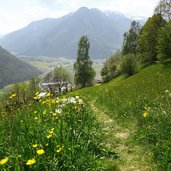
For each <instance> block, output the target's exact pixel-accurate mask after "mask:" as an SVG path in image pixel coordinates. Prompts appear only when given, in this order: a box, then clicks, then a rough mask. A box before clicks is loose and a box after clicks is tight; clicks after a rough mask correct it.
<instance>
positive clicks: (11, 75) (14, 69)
mask: <svg viewBox="0 0 171 171" xmlns="http://www.w3.org/2000/svg"><path fill="white" fill-rule="evenodd" d="M40 73H41V72H40V71H39V70H37V69H36V68H35V67H33V66H31V65H29V64H27V63H25V62H23V61H21V60H19V59H18V58H17V57H15V56H14V55H12V54H11V53H9V52H8V51H6V50H5V49H3V48H1V47H0V88H3V87H4V86H6V85H8V84H13V83H17V82H21V81H26V80H28V79H30V78H31V77H33V76H37V75H39V74H40Z"/></svg>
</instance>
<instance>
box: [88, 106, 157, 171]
mask: <svg viewBox="0 0 171 171" xmlns="http://www.w3.org/2000/svg"><path fill="white" fill-rule="evenodd" d="M91 107H92V110H93V111H94V113H95V115H96V117H97V120H98V122H99V124H100V125H101V129H102V134H103V137H104V142H103V143H104V144H105V147H106V148H107V149H109V150H110V151H115V152H116V153H118V155H119V158H118V159H114V158H112V157H111V158H110V157H108V158H105V159H104V170H106V171H149V170H155V167H154V166H153V169H152V153H151V151H150V150H147V149H145V148H143V147H142V146H140V145H138V144H134V143H133V142H131V141H132V140H131V136H132V135H133V131H134V129H135V128H134V127H135V125H131V126H128V127H125V126H123V125H120V124H119V123H117V121H116V120H114V119H112V118H111V117H110V115H109V114H108V113H107V112H105V111H103V110H100V109H99V108H98V107H96V106H95V103H92V105H91Z"/></svg>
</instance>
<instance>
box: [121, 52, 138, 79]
mask: <svg viewBox="0 0 171 171" xmlns="http://www.w3.org/2000/svg"><path fill="white" fill-rule="evenodd" d="M121 72H123V73H126V74H127V75H128V76H131V75H133V74H134V73H135V72H136V60H135V55H133V54H128V55H126V56H124V58H123V61H122V63H121Z"/></svg>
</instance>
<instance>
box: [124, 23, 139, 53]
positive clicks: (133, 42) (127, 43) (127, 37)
mask: <svg viewBox="0 0 171 171" xmlns="http://www.w3.org/2000/svg"><path fill="white" fill-rule="evenodd" d="M139 33H140V24H139V22H136V21H133V22H132V23H131V28H130V29H129V31H128V32H126V33H124V35H123V36H124V41H123V47H122V54H123V55H126V54H129V53H133V54H135V53H136V47H137V37H138V35H139Z"/></svg>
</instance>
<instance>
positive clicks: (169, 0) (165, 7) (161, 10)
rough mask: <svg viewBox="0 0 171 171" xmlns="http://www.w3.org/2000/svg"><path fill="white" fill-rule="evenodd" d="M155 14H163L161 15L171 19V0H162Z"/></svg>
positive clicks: (168, 19) (167, 19)
mask: <svg viewBox="0 0 171 171" xmlns="http://www.w3.org/2000/svg"><path fill="white" fill-rule="evenodd" d="M154 14H161V16H162V17H163V18H164V19H165V20H166V21H170V20H171V0H160V1H159V4H158V5H157V6H156V8H155V10H154Z"/></svg>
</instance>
